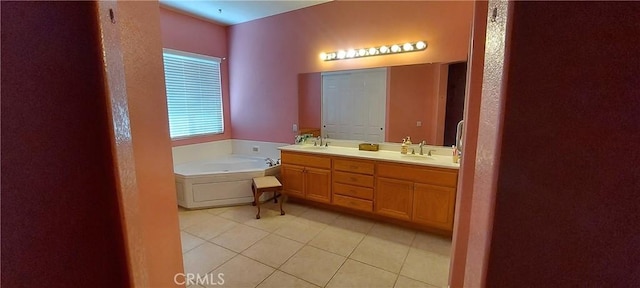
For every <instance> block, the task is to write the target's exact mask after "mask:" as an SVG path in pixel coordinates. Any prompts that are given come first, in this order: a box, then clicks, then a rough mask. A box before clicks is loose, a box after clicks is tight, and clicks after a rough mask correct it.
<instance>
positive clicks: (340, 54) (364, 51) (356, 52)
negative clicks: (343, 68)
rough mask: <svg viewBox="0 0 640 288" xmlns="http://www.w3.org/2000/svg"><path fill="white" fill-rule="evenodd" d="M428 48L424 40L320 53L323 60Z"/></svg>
mask: <svg viewBox="0 0 640 288" xmlns="http://www.w3.org/2000/svg"><path fill="white" fill-rule="evenodd" d="M425 49H427V43H426V42H424V41H418V42H413V43H412V42H407V43H404V44H393V45H382V46H378V47H371V48H360V49H347V50H338V51H333V52H322V53H320V59H322V60H323V61H334V60H344V59H353V58H362V57H369V56H379V55H387V54H399V53H406V52H416V51H423V50H425Z"/></svg>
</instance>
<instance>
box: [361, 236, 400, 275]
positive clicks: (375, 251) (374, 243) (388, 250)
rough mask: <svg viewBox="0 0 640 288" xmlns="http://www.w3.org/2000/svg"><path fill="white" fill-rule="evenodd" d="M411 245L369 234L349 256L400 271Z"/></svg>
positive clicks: (386, 268) (389, 269)
mask: <svg viewBox="0 0 640 288" xmlns="http://www.w3.org/2000/svg"><path fill="white" fill-rule="evenodd" d="M408 251H409V246H407V245H403V244H398V243H396V242H393V241H389V240H384V239H380V238H377V237H372V236H369V235H367V236H366V237H364V239H363V240H362V242H360V244H359V245H358V247H356V250H354V251H353V253H351V255H350V256H349V258H351V259H355V260H358V261H360V262H364V263H366V264H369V265H372V266H375V267H378V268H382V269H384V270H387V271H390V272H393V273H398V272H400V269H401V268H402V263H404V259H405V257H406V256H407V252H408Z"/></svg>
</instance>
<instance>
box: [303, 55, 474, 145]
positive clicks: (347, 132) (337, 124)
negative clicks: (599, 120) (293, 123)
mask: <svg viewBox="0 0 640 288" xmlns="http://www.w3.org/2000/svg"><path fill="white" fill-rule="evenodd" d="M465 85H466V62H460V63H433V64H415V65H403V66H390V67H383V68H372V69H360V70H349V71H332V72H322V73H320V72H318V73H304V74H299V75H298V97H299V101H298V103H299V107H298V108H299V110H298V112H299V114H298V115H299V117H298V118H299V126H300V128H301V129H300V132H301V133H306V132H309V131H319V133H320V134H322V135H323V136H328V137H329V138H334V139H347V140H360V141H366V142H376V143H379V142H400V141H402V139H403V138H405V137H407V136H410V137H411V139H412V140H413V141H414V142H415V143H417V142H420V141H423V140H424V141H426V142H427V143H428V144H430V145H445V146H451V145H453V144H455V132H456V131H455V130H456V125H457V123H458V122H459V121H460V120H462V117H463V111H464V96H465Z"/></svg>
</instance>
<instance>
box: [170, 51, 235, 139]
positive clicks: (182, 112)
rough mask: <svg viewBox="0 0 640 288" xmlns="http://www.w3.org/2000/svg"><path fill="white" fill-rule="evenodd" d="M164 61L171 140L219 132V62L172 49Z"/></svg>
mask: <svg viewBox="0 0 640 288" xmlns="http://www.w3.org/2000/svg"><path fill="white" fill-rule="evenodd" d="M163 58H164V77H165V83H166V86H167V107H168V110H169V133H170V135H171V138H184V137H190V136H195V135H203V134H219V133H222V132H223V131H224V123H223V122H224V121H223V117H222V86H221V84H220V83H221V81H220V59H219V58H215V57H210V56H205V55H199V54H193V53H187V52H182V51H176V50H171V49H164V50H163Z"/></svg>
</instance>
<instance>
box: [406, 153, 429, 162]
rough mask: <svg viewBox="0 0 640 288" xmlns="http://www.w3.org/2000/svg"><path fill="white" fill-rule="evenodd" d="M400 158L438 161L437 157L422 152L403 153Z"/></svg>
mask: <svg viewBox="0 0 640 288" xmlns="http://www.w3.org/2000/svg"><path fill="white" fill-rule="evenodd" d="M400 158H404V159H411V160H422V161H436V158H434V157H431V156H427V155H420V154H401V155H400Z"/></svg>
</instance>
